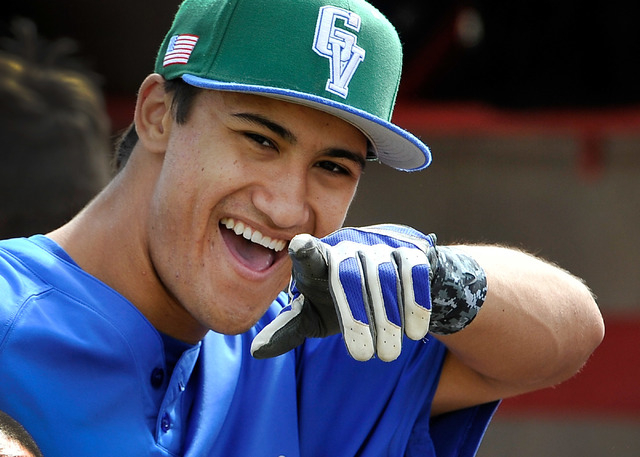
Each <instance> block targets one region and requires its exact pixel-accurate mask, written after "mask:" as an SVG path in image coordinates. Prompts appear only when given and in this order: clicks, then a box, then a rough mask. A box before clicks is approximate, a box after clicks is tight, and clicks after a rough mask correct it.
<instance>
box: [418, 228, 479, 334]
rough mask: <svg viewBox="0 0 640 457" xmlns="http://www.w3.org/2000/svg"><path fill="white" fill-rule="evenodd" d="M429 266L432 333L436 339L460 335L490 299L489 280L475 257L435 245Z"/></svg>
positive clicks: (454, 249) (430, 326)
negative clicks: (488, 293) (487, 298)
mask: <svg viewBox="0 0 640 457" xmlns="http://www.w3.org/2000/svg"><path fill="white" fill-rule="evenodd" d="M431 236H432V237H433V238H435V235H433V234H432V235H431ZM429 263H430V264H431V272H432V274H433V276H432V278H431V320H430V322H429V331H430V332H431V333H434V334H436V335H449V334H452V333H456V332H458V331H460V330H462V329H463V328H465V327H466V326H467V325H469V324H470V323H471V321H472V320H473V319H474V318H475V317H476V315H477V314H478V311H480V307H481V306H482V304H483V303H484V300H485V298H486V296H487V277H486V275H485V273H484V270H483V269H482V267H481V266H480V265H478V263H477V262H476V261H475V260H474V259H473V258H472V257H470V256H468V255H466V254H465V253H463V252H462V251H461V250H459V249H456V248H454V247H448V246H442V247H436V246H435V245H434V247H433V249H432V250H431V252H430V253H429Z"/></svg>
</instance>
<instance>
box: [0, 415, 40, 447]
mask: <svg viewBox="0 0 640 457" xmlns="http://www.w3.org/2000/svg"><path fill="white" fill-rule="evenodd" d="M0 457H42V452H41V451H40V449H39V448H38V445H37V444H36V442H35V441H34V440H33V437H32V436H31V435H30V434H29V432H28V431H27V430H26V429H25V428H24V427H23V426H22V425H21V424H20V423H19V422H18V421H16V420H15V419H14V418H13V417H11V416H9V415H8V414H7V413H5V412H3V411H0Z"/></svg>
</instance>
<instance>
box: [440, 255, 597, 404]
mask: <svg viewBox="0 0 640 457" xmlns="http://www.w3.org/2000/svg"><path fill="white" fill-rule="evenodd" d="M463 248H464V250H465V251H466V252H467V253H469V254H470V255H471V256H473V257H474V258H475V259H476V260H477V261H478V263H480V265H481V266H482V267H483V269H484V270H485V272H486V275H487V285H488V293H487V298H486V300H485V303H484V305H483V306H482V309H481V311H480V312H479V313H478V315H477V317H476V318H475V320H474V321H473V322H472V323H471V324H470V325H469V326H468V327H467V328H465V329H463V330H462V331H460V332H458V333H455V334H452V335H448V336H438V338H439V339H440V340H441V341H442V342H443V343H444V344H445V345H446V346H447V347H448V349H449V351H450V353H451V356H452V357H451V358H452V359H455V360H449V361H448V365H449V368H448V370H449V371H451V372H452V373H453V372H456V373H458V374H457V375H455V376H453V379H454V380H455V379H458V378H460V379H462V378H464V379H465V380H467V381H468V380H469V379H470V378H474V383H475V387H473V388H474V389H477V394H478V395H479V396H486V397H487V398H486V400H487V401H488V400H491V399H497V398H504V397H507V396H511V395H517V394H519V393H523V392H527V391H531V390H535V389H539V388H543V387H547V386H550V385H554V384H557V383H559V382H561V381H563V380H565V379H567V378H569V377H571V376H572V375H573V374H575V373H576V372H577V371H578V370H579V369H580V367H581V366H582V365H583V364H584V362H585V361H586V360H587V358H588V357H589V355H590V354H591V353H592V352H593V350H594V349H595V348H596V347H597V345H598V344H599V343H600V341H601V340H602V337H603V333H604V326H603V322H602V317H601V315H600V312H599V310H598V307H597V305H596V303H595V301H594V299H593V297H592V295H591V293H590V291H589V289H588V288H587V287H586V286H585V285H584V284H583V283H582V282H581V281H580V280H579V279H577V278H575V277H574V276H572V275H570V274H569V273H566V272H565V271H563V270H561V269H559V268H556V267H555V266H552V265H550V264H548V263H546V262H543V261H541V260H539V259H536V258H534V257H532V256H530V255H527V254H525V253H522V252H519V251H515V250H509V249H504V248H499V247H492V246H465V247H463ZM464 371H467V373H466V374H464V375H461V373H462V372H464ZM449 374H450V373H449V372H447V371H445V373H443V376H445V377H447V376H449ZM442 384H443V383H441V385H442ZM456 385H457V383H455V382H454V383H451V388H452V389H455V388H456ZM441 393H442V392H441ZM452 395H455V393H454V392H452ZM492 397H493V398H492Z"/></svg>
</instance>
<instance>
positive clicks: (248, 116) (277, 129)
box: [233, 113, 367, 170]
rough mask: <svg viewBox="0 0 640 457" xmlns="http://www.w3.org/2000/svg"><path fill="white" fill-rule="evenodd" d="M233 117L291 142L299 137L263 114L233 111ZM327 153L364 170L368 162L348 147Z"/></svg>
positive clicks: (332, 149)
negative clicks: (258, 126)
mask: <svg viewBox="0 0 640 457" xmlns="http://www.w3.org/2000/svg"><path fill="white" fill-rule="evenodd" d="M233 117H236V118H239V119H243V120H245V121H248V122H251V123H253V124H258V125H261V126H263V127H265V128H267V129H269V130H271V131H272V132H273V133H275V134H276V135H278V136H280V137H281V138H283V139H284V140H286V141H287V142H289V143H291V144H296V143H297V141H298V138H297V137H296V136H295V134H294V133H293V132H292V131H291V130H289V129H288V128H286V127H284V126H282V125H280V124H278V123H277V122H274V121H272V120H270V119H268V118H266V117H264V116H262V115H261V114H255V113H233ZM327 155H329V156H330V157H334V158H336V159H347V160H351V161H352V162H355V163H356V164H358V165H359V166H360V168H361V169H362V170H364V168H365V165H366V163H367V161H366V159H365V158H364V157H362V156H361V155H360V154H356V153H355V152H353V151H349V150H347V149H341V148H331V149H329V150H328V151H327Z"/></svg>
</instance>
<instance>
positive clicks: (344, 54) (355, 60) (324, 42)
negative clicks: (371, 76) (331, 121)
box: [313, 6, 365, 98]
mask: <svg viewBox="0 0 640 457" xmlns="http://www.w3.org/2000/svg"><path fill="white" fill-rule="evenodd" d="M338 19H342V21H344V26H345V27H346V28H347V29H349V30H352V31H354V32H359V31H360V22H361V19H360V16H358V15H357V14H355V13H353V12H352V11H348V10H345V9H343V8H338V7H335V6H323V7H321V8H320V13H319V14H318V23H317V24H316V34H315V37H314V40H313V50H314V51H315V52H316V53H318V54H319V55H321V56H322V57H326V58H327V59H329V80H328V81H327V87H326V90H327V91H329V92H331V93H333V94H336V95H339V96H340V97H342V98H347V95H348V93H349V83H350V82H351V78H353V75H354V74H355V72H356V69H357V68H358V65H360V62H362V61H363V60H364V55H365V51H364V49H362V48H361V47H360V46H358V44H357V41H358V37H357V35H355V34H354V33H352V32H351V31H349V30H346V29H342V28H339V27H336V21H337V20H338Z"/></svg>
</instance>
